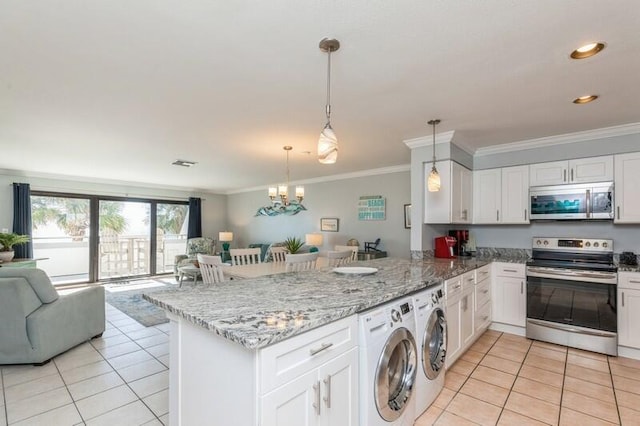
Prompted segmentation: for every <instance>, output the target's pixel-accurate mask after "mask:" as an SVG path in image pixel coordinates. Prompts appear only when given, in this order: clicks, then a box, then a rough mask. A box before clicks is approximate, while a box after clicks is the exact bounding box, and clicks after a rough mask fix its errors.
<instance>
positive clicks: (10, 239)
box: [0, 233, 29, 262]
mask: <svg viewBox="0 0 640 426" xmlns="http://www.w3.org/2000/svg"><path fill="white" fill-rule="evenodd" d="M27 242H29V236H28V235H20V234H13V233H11V234H6V233H0V246H2V247H0V261H2V262H9V261H11V259H13V256H15V252H14V251H13V246H15V245H18V244H24V243H27Z"/></svg>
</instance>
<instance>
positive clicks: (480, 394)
mask: <svg viewBox="0 0 640 426" xmlns="http://www.w3.org/2000/svg"><path fill="white" fill-rule="evenodd" d="M460 393H463V394H465V395H468V396H471V397H473V398H476V399H479V400H481V401H484V402H488V403H490V404H493V405H497V406H498V407H503V406H504V403H505V402H507V397H508V396H509V389H505V388H501V387H500V386H496V385H492V384H490V383H487V382H481V381H480V380H476V379H471V378H470V379H469V380H467V382H466V383H465V384H464V386H462V388H461V389H460Z"/></svg>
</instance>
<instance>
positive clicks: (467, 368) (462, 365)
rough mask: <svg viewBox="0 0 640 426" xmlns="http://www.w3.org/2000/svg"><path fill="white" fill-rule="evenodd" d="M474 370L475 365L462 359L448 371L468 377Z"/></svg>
mask: <svg viewBox="0 0 640 426" xmlns="http://www.w3.org/2000/svg"><path fill="white" fill-rule="evenodd" d="M474 368H476V364H474V363H472V362H468V361H465V360H463V359H458V360H457V361H456V362H455V364H453V365H452V366H451V368H450V369H449V371H452V372H454V373H458V374H460V375H463V376H469V375H470V374H471V372H472V371H473V369H474Z"/></svg>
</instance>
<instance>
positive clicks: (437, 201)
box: [424, 160, 473, 223]
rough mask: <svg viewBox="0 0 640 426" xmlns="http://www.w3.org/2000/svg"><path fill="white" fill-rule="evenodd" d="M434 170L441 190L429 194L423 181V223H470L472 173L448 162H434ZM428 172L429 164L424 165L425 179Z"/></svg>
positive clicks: (454, 163) (453, 162) (452, 162)
mask: <svg viewBox="0 0 640 426" xmlns="http://www.w3.org/2000/svg"><path fill="white" fill-rule="evenodd" d="M436 168H437V169H438V173H439V174H440V182H441V189H440V191H438V192H429V191H427V189H426V181H425V201H424V204H425V205H424V209H425V211H424V218H425V223H471V217H472V207H471V203H472V198H473V197H472V191H473V187H472V182H473V173H472V172H471V170H469V169H467V168H466V167H464V166H461V165H460V164H458V163H456V162H455V161H450V160H445V161H436ZM430 170H431V163H429V164H425V177H426V176H428V175H429V172H430ZM425 179H426V178H425Z"/></svg>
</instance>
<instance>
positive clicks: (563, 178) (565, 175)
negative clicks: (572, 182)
mask: <svg viewBox="0 0 640 426" xmlns="http://www.w3.org/2000/svg"><path fill="white" fill-rule="evenodd" d="M562 173H563V177H562V181H563V182H566V181H567V169H564V170H563V171H562Z"/></svg>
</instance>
